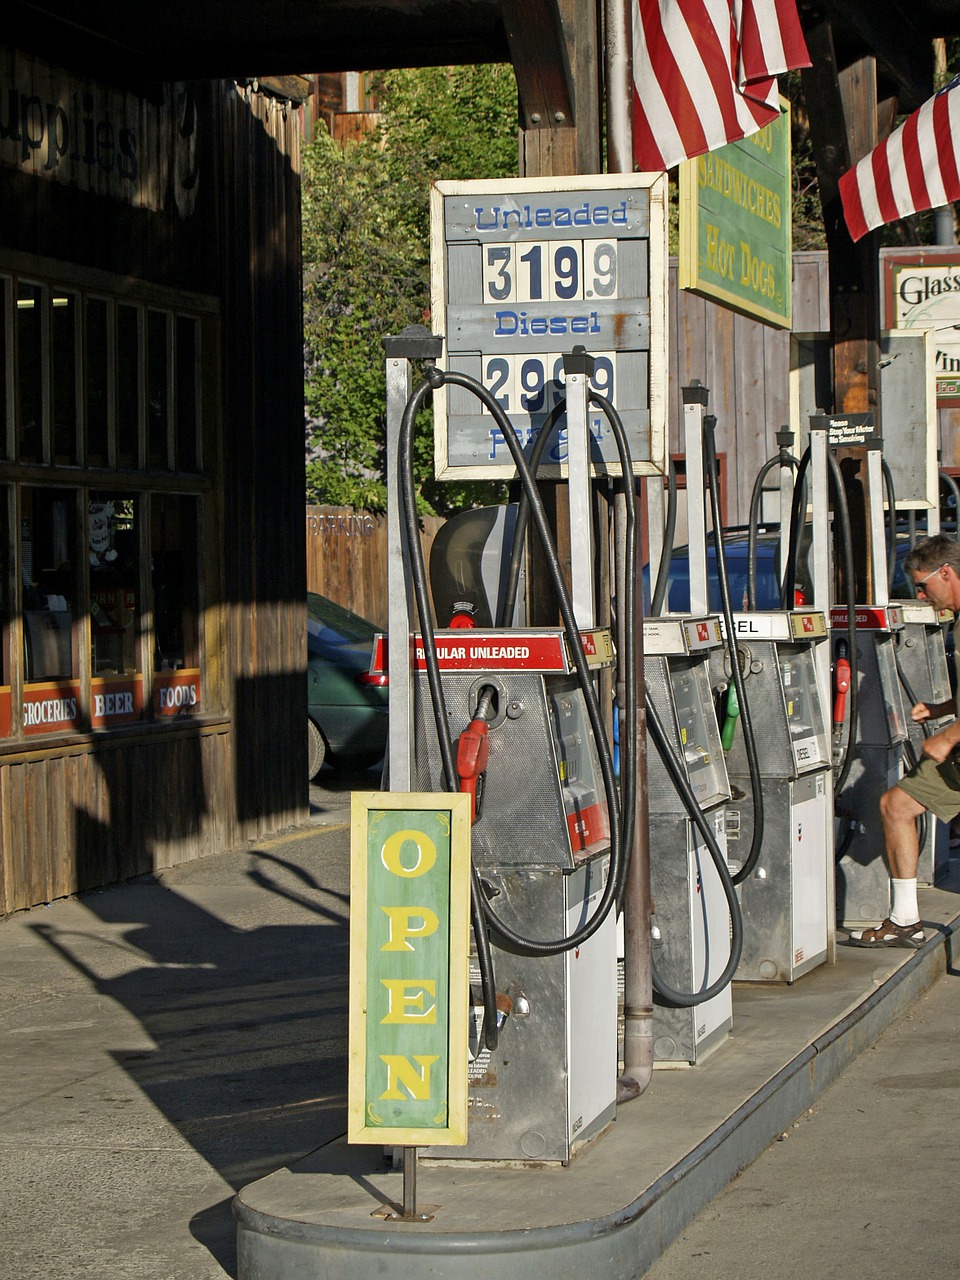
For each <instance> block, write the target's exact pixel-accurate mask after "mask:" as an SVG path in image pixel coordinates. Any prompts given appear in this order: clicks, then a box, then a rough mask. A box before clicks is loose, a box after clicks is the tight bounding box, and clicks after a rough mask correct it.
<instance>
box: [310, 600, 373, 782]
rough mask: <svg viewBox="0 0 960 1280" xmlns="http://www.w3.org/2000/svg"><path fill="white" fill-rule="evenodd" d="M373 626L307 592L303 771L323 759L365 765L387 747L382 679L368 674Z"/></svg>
mask: <svg viewBox="0 0 960 1280" xmlns="http://www.w3.org/2000/svg"><path fill="white" fill-rule="evenodd" d="M376 634H377V628H376V627H375V626H374V625H373V623H372V622H367V620H366V619H365V618H360V617H358V616H357V614H355V613H351V611H350V610H349V609H344V608H343V606H342V605H339V604H334V602H333V601H332V600H328V599H327V598H326V596H321V595H317V594H316V593H315V592H312V591H308V592H307V654H308V657H307V742H308V761H309V763H308V774H309V777H310V778H311V779H313V778H315V777H316V776H317V774H318V773H319V772H320V768H321V766H322V765H323V763H324V761H326V763H327V764H329V765H331V766H332V767H333V768H335V769H367V768H369V767H370V766H371V765H374V764H376V763H377V761H378V760H382V759H383V754H384V752H385V750H386V746H387V688H386V685H387V679H386V676H383V675H371V674H370V655H371V651H372V649H373V639H374V636H375V635H376Z"/></svg>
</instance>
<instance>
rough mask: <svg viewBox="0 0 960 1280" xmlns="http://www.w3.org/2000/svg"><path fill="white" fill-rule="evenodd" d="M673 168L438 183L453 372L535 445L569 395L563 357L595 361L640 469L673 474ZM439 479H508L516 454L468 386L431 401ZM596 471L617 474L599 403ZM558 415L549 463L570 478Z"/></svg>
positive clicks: (436, 309)
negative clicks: (668, 417)
mask: <svg viewBox="0 0 960 1280" xmlns="http://www.w3.org/2000/svg"><path fill="white" fill-rule="evenodd" d="M664 193H665V185H664V180H663V177H662V175H650V174H633V175H630V174H617V175H612V174H596V175H592V176H589V177H577V178H555V179H548V180H543V179H512V180H509V181H500V182H486V183H481V182H458V183H454V182H439V183H436V184H435V185H434V188H433V191H432V206H431V244H432V257H433V264H432V265H433V312H432V314H433V324H434V331H435V332H437V333H440V334H442V336H443V338H444V341H445V353H444V361H443V364H444V367H445V368H447V369H450V370H453V371H456V372H460V373H466V374H469V375H470V376H472V377H474V378H476V379H477V380H478V381H479V382H481V383H482V384H483V385H484V386H485V387H486V388H487V389H488V390H489V391H490V393H491V394H492V395H493V396H494V398H495V399H496V401H497V403H498V404H499V406H500V408H501V409H502V410H503V412H504V413H505V414H506V415H507V417H508V418H509V420H510V425H511V428H512V430H513V431H514V432H515V434H516V436H517V438H518V439H519V440H520V442H521V443H522V445H523V446H524V447H525V448H526V449H527V450H528V451H529V449H530V448H531V447H532V445H533V442H534V441H535V439H536V437H537V435H538V433H539V432H540V430H541V429H542V427H543V426H544V424H545V422H546V421H547V419H548V417H549V416H550V415H551V414H552V413H554V411H555V410H556V406H557V405H558V404H559V403H560V402H561V401H563V400H564V398H565V389H564V374H563V358H564V355H565V354H568V353H569V352H571V351H572V350H573V349H574V347H576V346H581V347H583V348H585V349H586V351H587V352H588V353H589V354H590V355H592V356H593V357H594V358H595V367H594V374H593V378H592V379H591V389H592V390H593V391H595V392H597V393H598V394H600V395H602V396H604V397H605V398H606V399H607V400H609V401H611V403H612V404H613V405H614V407H615V408H616V410H617V412H618V413H619V415H620V417H621V419H622V420H623V423H624V426H625V428H626V432H627V437H628V440H629V442H630V450H631V455H632V458H633V465H634V471H635V472H636V474H638V475H648V474H654V473H660V472H662V471H663V469H664V439H665V431H664V413H665V397H664V389H665V383H666V370H667V364H666V265H667V253H666V221H665V217H664ZM434 421H435V441H436V448H435V453H436V469H437V475H438V477H439V478H440V479H444V478H446V479H503V478H509V477H510V476H511V475H512V474H513V471H514V464H513V459H512V457H511V455H510V451H509V449H508V447H507V443H506V441H505V439H504V436H503V431H502V429H501V427H500V425H499V424H498V422H497V420H496V418H495V417H494V415H493V414H492V413H491V412H490V410H489V409H487V408H486V406H485V405H484V404H483V403H482V402H481V401H480V400H479V399H477V398H476V397H475V396H473V395H471V393H470V392H469V391H467V390H465V389H463V388H460V387H447V388H443V389H442V390H441V391H440V392H438V393H436V394H435V396H434ZM589 426H590V431H591V435H592V437H593V443H592V446H591V455H592V457H591V462H592V466H593V470H594V473H595V474H598V475H602V474H619V472H620V459H619V454H618V452H617V448H616V441H615V439H614V436H613V432H612V429H611V427H610V425H609V422H608V421H607V418H606V416H605V415H604V413H603V411H602V410H601V409H599V408H596V407H595V406H591V409H590V414H589ZM565 462H566V428H565V422H564V418H563V415H562V413H561V415H560V417H559V420H558V422H557V425H556V428H555V430H554V433H553V435H552V437H551V441H550V444H549V446H548V448H547V450H546V452H545V454H544V458H543V464H544V465H543V471H544V472H545V473H546V474H548V475H554V476H557V475H564V474H565Z"/></svg>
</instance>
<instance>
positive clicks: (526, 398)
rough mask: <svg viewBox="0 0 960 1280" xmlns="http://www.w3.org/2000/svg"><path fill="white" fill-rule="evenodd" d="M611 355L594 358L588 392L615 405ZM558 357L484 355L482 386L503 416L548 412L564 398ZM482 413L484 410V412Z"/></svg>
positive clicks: (562, 379) (606, 354)
mask: <svg viewBox="0 0 960 1280" xmlns="http://www.w3.org/2000/svg"><path fill="white" fill-rule="evenodd" d="M613 370H614V365H613V353H612V352H611V353H605V354H602V355H598V356H597V357H596V364H595V366H594V371H593V377H592V378H591V379H590V389H591V390H592V391H596V392H598V393H599V394H600V395H602V396H605V397H606V398H607V399H608V400H609V401H610V402H611V403H614V404H615V403H616V401H615V397H614V388H613ZM563 383H564V376H563V356H562V355H556V354H555V355H531V356H488V357H487V358H486V359H485V360H484V362H483V385H484V386H485V387H486V388H487V389H488V391H490V392H491V393H492V394H493V395H494V396H495V397H496V399H497V403H498V404H499V405H500V407H501V409H502V410H503V411H504V413H507V414H510V413H544V412H546V413H549V412H550V410H551V409H552V408H553V406H554V405H555V404H556V403H557V401H558V400H562V399H563V397H564V388H563ZM484 412H486V410H484Z"/></svg>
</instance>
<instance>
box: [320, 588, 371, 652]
mask: <svg viewBox="0 0 960 1280" xmlns="http://www.w3.org/2000/svg"><path fill="white" fill-rule="evenodd" d="M376 634H377V628H376V627H375V626H374V625H373V623H372V622H368V621H367V620H366V618H361V617H360V616H359V615H358V614H356V613H351V612H350V610H349V609H344V608H343V606H342V605H339V604H334V602H333V601H332V600H328V599H327V598H326V596H319V595H317V594H316V593H315V592H313V591H308V592H307V641H308V644H309V647H310V649H311V650H314V651H315V650H318V649H331V648H336V649H341V648H346V647H347V646H350V645H363V646H366V647H367V648H369V647H370V645H371V643H372V642H373V638H374V636H375V635H376Z"/></svg>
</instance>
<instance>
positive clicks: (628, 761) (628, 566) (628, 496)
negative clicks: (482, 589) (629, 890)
mask: <svg viewBox="0 0 960 1280" xmlns="http://www.w3.org/2000/svg"><path fill="white" fill-rule="evenodd" d="M590 403H591V404H595V405H597V406H598V408H599V409H600V410H601V411H602V412H603V414H604V416H605V417H606V419H607V421H608V423H609V425H610V428H611V431H612V432H613V436H614V440H615V442H616V445H617V452H618V454H619V457H620V470H621V478H620V484H621V485H622V488H623V494H624V511H625V519H624V526H625V528H624V557H625V564H624V566H623V569H624V572H623V584H624V585H623V593H624V598H623V600H622V601H621V602H619V603H618V608H621V609H622V610H623V618H624V628H623V637H624V642H623V648H624V651H623V653H622V654H619V655H618V658H617V665H618V667H619V669H620V671H621V673H622V676H623V680H622V683H623V690H624V696H623V703H624V706H623V709H622V712H621V724H622V730H621V738H620V755H621V762H620V813H621V823H622V828H623V830H622V837H621V839H622V844H623V849H624V856H623V857H622V858H621V859H620V861H619V863H618V872H619V875H618V884H617V901H618V903H619V901H620V899H621V897H622V894H623V886H624V885H625V884H626V878H627V872H628V870H629V865H630V855H631V852H632V850H633V824H634V802H635V799H636V787H637V769H636V759H637V725H636V714H635V710H636V703H637V671H636V658H637V563H638V554H639V552H638V530H639V525H638V522H637V502H636V491H635V487H634V486H635V481H634V479H633V461H632V459H631V457H630V446H629V442H628V440H627V434H626V431H625V429H624V426H623V421H622V419H621V417H620V415H619V414H618V413H617V411H616V409H615V408H614V406H613V404H612V403H611V402H610V401H609V400H608V399H606V397H605V396H602V395H599V394H598V393H597V392H591V393H590ZM565 411H566V401H564V400H560V401H558V403H557V404H556V405H554V407H553V409H551V411H550V413H549V414H548V415H547V417H546V419H545V421H544V423H543V426H542V427H541V428H540V430H539V432H538V434H537V438H536V440H535V441H534V443H533V448H532V449H531V451H530V460H529V467H530V472H531V474H532V476H533V477H534V479H536V477H537V474H538V470H539V468H540V465H541V463H542V460H543V455H544V452H545V451H546V447H547V445H548V444H549V443H550V437H551V435H552V433H553V431H554V430H555V428H556V426H557V424H558V423H559V421H560V419H561V417H562V416H563V414H564V412H565ZM529 522H530V500H529V498H528V497H527V494H526V491H522V492H521V494H520V500H519V503H518V504H517V521H516V525H515V526H514V541H513V549H512V552H511V557H510V566H509V570H508V574H507V588H506V591H505V593H504V604H503V608H502V609H501V611H500V620H499V625H501V626H503V625H504V621H505V619H507V618H510V617H512V616H513V609H514V604H515V601H516V597H517V592H518V589H519V577H520V566H521V563H522V559H523V545H524V540H525V538H526V532H527V527H528V525H529Z"/></svg>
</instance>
